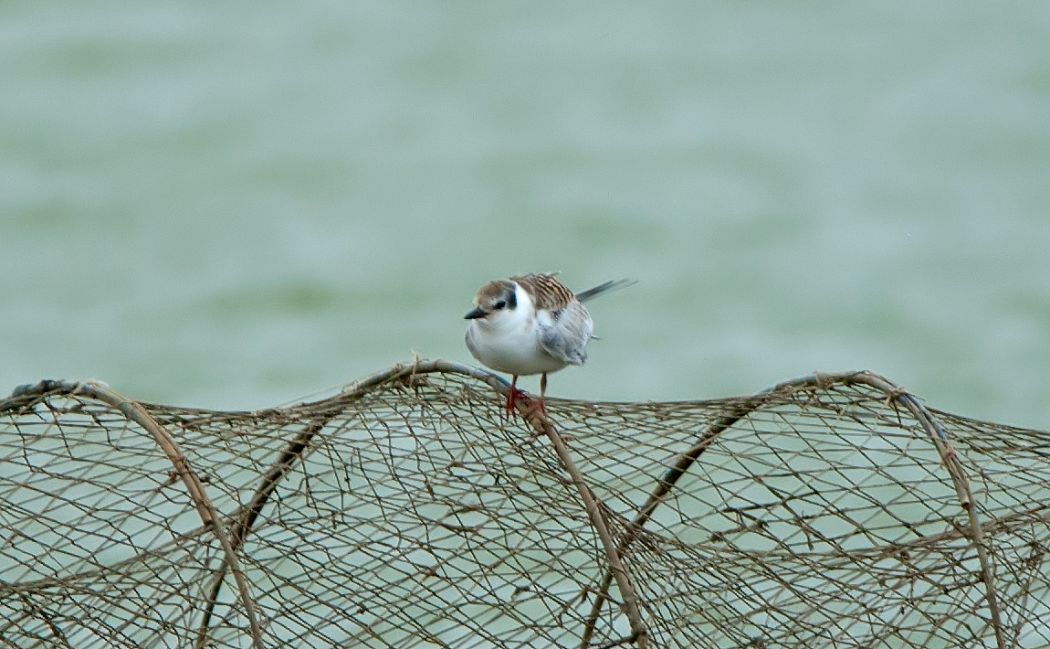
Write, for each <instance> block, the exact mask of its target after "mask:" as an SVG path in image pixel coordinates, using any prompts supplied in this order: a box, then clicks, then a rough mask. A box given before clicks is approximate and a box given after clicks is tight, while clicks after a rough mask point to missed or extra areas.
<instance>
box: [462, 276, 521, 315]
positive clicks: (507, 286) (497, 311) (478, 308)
mask: <svg viewBox="0 0 1050 649" xmlns="http://www.w3.org/2000/svg"><path fill="white" fill-rule="evenodd" d="M517 307H518V298H517V294H516V293H515V289H514V282H511V281H509V280H505V279H498V280H494V281H491V282H489V283H488V284H485V285H484V286H482V287H481V288H480V289H478V294H477V295H475V296H474V308H473V309H471V310H470V312H469V313H467V315H465V316H463V317H464V318H466V319H467V320H475V319H477V318H483V319H493V318H498V317H500V315H501V314H503V313H510V312H512V311H514V309H516V308H517Z"/></svg>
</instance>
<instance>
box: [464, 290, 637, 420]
mask: <svg viewBox="0 0 1050 649" xmlns="http://www.w3.org/2000/svg"><path fill="white" fill-rule="evenodd" d="M635 283H636V282H635V281H634V280H630V279H620V280H610V281H608V282H605V283H603V284H599V285H598V286H595V287H594V288H590V289H587V290H586V291H582V292H580V293H573V292H572V291H571V290H570V289H569V288H568V287H566V286H565V285H564V284H562V283H561V281H559V280H558V273H529V274H527V275H516V276H513V277H510V278H509V279H496V280H492V281H490V282H487V283H485V285H484V286H482V287H481V288H480V289H478V292H477V294H476V295H475V296H474V308H473V309H471V310H470V311H469V312H467V314H466V315H465V316H464V318H465V319H467V320H470V324H469V325H467V333H466V343H467V349H469V350H470V353H471V354H472V355H473V356H474V358H476V359H477V360H478V361H480V362H481V363H482V364H483V365H485V366H487V367H489V368H491V369H493V370H496V371H497V372H506V373H507V374H510V375H511V383H510V392H508V394H507V412H508V413H509V412H513V410H514V402H515V397H516V396H517V394H518V389H517V383H518V377H519V376H521V375H529V374H539V375H540V400H539V410H540V412H542V413H544V414H546V408H545V406H544V397H545V395H546V392H547V374H549V373H551V372H556V371H558V370H560V369H562V368H563V367H565V366H567V365H583V364H584V363H585V362H586V361H587V343H589V342H590V341H591V339H592V338H595V336H594V322H593V321H592V320H591V314H590V313H588V311H587V307H585V306H584V303H585V302H587V301H588V300H591V299H593V298H595V297H598V296H599V295H601V294H603V293H606V292H608V291H611V290H614V289H618V288H624V287H626V286H630V285H632V284H635Z"/></svg>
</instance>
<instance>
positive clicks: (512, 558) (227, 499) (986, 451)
mask: <svg viewBox="0 0 1050 649" xmlns="http://www.w3.org/2000/svg"><path fill="white" fill-rule="evenodd" d="M505 391H506V385H505V383H503V382H502V381H501V380H500V379H498V378H497V377H495V376H492V375H490V374H487V373H485V372H482V371H481V370H477V369H472V368H466V367H463V366H459V365H455V364H452V363H447V362H442V361H432V362H423V361H420V362H416V363H414V364H411V365H405V366H396V367H394V368H391V369H390V370H387V371H385V372H381V373H379V374H377V375H375V376H373V377H370V378H369V379H366V380H364V381H361V382H359V383H358V384H356V385H353V386H350V387H348V388H347V389H346V390H344V391H342V392H340V393H339V394H336V395H334V396H332V397H330V398H326V399H323V400H319V401H313V402H309V403H302V404H298V405H294V406H289V407H283V408H277V409H269V410H261V411H255V412H217V411H205V410H194V409H187V408H176V407H170V406H162V405H152V404H144V403H138V402H135V401H131V400H128V399H126V398H124V397H121V396H120V395H118V394H116V393H115V392H113V391H111V390H110V389H108V388H107V387H106V386H104V385H100V384H91V383H89V384H83V383H63V382H43V383H40V384H37V385H34V386H26V387H23V388H20V389H19V390H17V391H16V392H15V393H14V394H13V395H12V396H11V397H10V398H7V399H5V400H0V646H10V647H52V646H54V647H192V646H196V647H277V646H304V647H340V646H367V647H398V648H413V647H614V646H637V647H702V648H708V647H709V648H728V647H734V648H736V647H754V648H768V649H772V648H773V647H807V648H808V647H885V648H887V649H890V648H899V647H924V648H929V647H933V648H937V647H960V646H965V647H1001V648H1005V647H1024V648H1029V647H1047V646H1050V568H1048V566H1047V564H1046V562H1045V561H1044V557H1045V556H1046V553H1047V548H1048V546H1050V511H1048V508H1050V497H1048V496H1050V459H1048V454H1050V434H1047V433H1044V432H1039V431H1034V430H1025V429H1021V428H1013V427H1008V426H1003V425H999V424H994V423H989V422H983V421H975V420H971V419H966V418H963V417H958V416H955V415H951V414H949V413H945V412H940V411H936V410H933V409H928V408H926V407H924V406H923V405H922V404H921V402H919V401H918V400H917V399H915V398H914V397H913V396H911V395H910V394H908V393H906V392H904V391H901V390H899V389H897V388H895V387H894V386H893V385H891V384H889V383H888V382H886V381H885V380H884V379H881V378H879V377H877V376H875V375H871V374H868V373H855V374H842V375H828V376H820V375H816V376H811V377H806V378H803V379H798V380H795V381H790V382H787V383H785V384H782V385H780V386H777V387H776V388H773V389H771V390H769V391H766V392H764V393H761V394H759V395H755V396H753V397H747V398H737V399H722V400H711V401H696V402H680V403H595V402H583V401H570V400H556V399H552V400H548V402H547V406H546V416H544V415H543V414H542V413H541V412H540V411H539V410H538V409H537V408H534V407H532V406H533V405H534V404H532V403H531V402H530V401H529V400H528V399H521V400H519V406H518V407H519V411H518V412H516V413H514V414H513V416H510V415H508V414H506V413H505V412H504V410H503V395H504V394H505Z"/></svg>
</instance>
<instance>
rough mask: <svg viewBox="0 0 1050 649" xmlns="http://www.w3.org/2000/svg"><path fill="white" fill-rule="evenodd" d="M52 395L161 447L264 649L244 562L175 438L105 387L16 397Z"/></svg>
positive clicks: (58, 387) (53, 386) (53, 384)
mask: <svg viewBox="0 0 1050 649" xmlns="http://www.w3.org/2000/svg"><path fill="white" fill-rule="evenodd" d="M49 393H55V394H68V395H70V396H83V397H87V398H89V399H94V400H96V401H100V402H102V403H104V404H106V405H108V406H110V407H112V408H115V409H116V410H118V411H120V413H121V414H123V415H124V416H125V417H126V418H127V419H128V420H129V421H133V422H135V423H136V424H138V425H139V426H141V427H142V428H143V429H144V430H145V431H146V432H147V433H149V434H150V435H151V436H152V437H153V440H154V441H155V442H156V444H157V446H158V447H160V449H161V451H163V452H164V454H165V455H166V456H167V457H168V460H170V461H171V463H172V465H173V466H174V467H175V472H176V473H177V474H178V476H179V479H180V480H181V481H182V483H183V485H185V487H186V492H187V493H188V494H189V496H190V499H191V500H193V504H194V506H195V507H196V508H197V514H198V515H199V516H200V519H201V522H202V523H203V524H204V527H205V528H207V529H208V530H210V531H211V533H212V534H214V535H215V538H216V539H217V540H218V541H219V545H220V546H221V547H222V551H223V560H224V562H226V563H227V564H228V565H229V567H230V572H232V573H233V578H234V581H235V582H236V583H237V590H238V594H239V596H240V600H241V604H242V606H243V607H244V615H245V617H246V618H247V620H248V627H249V630H250V632H251V635H252V646H253V647H255V649H263V641H262V629H261V628H260V626H259V622H258V619H257V617H256V615H255V604H254V600H253V599H252V596H251V590H250V589H249V587H248V580H247V578H246V577H245V575H244V572H243V571H242V570H241V566H240V561H238V559H237V552H236V550H235V549H234V547H233V544H232V543H231V541H230V537H229V536H228V535H227V533H226V531H225V530H224V529H223V526H222V525H221V524H220V522H219V517H218V515H217V514H216V513H215V508H214V506H213V505H212V502H211V499H210V498H208V494H207V493H206V492H205V489H204V484H203V483H202V482H201V480H200V478H198V477H197V474H196V472H195V471H194V470H193V467H191V466H190V463H189V461H188V460H187V459H186V455H185V454H184V453H183V452H182V449H180V448H179V445H178V444H177V443H176V442H175V439H174V438H173V437H172V436H171V434H169V433H168V431H167V430H166V429H165V428H164V427H163V426H162V425H160V423H159V422H158V421H157V420H156V419H154V418H153V417H152V416H150V414H149V413H148V412H147V411H146V409H145V408H143V407H142V405H141V404H139V403H138V402H136V401H131V400H130V399H128V398H126V397H124V396H122V395H120V394H119V393H117V392H115V391H114V390H112V389H110V388H108V387H106V386H104V385H102V384H101V383H96V382H88V383H70V382H66V381H41V382H40V383H38V384H36V385H35V386H31V387H28V388H24V389H21V390H19V391H17V392H16V395H17V396H18V397H20V398H21V397H27V396H31V395H39V396H44V395H46V394H49Z"/></svg>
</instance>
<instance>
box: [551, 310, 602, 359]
mask: <svg viewBox="0 0 1050 649" xmlns="http://www.w3.org/2000/svg"><path fill="white" fill-rule="evenodd" d="M538 324H539V338H540V346H541V347H543V349H544V350H545V351H546V352H547V353H548V354H550V355H551V356H553V357H554V358H558V359H561V360H563V361H565V362H566V363H570V364H572V365H583V364H584V362H586V360H587V343H588V342H590V340H591V334H592V333H594V322H593V321H592V320H591V314H589V313H587V308H586V307H585V306H583V305H582V304H580V303H579V302H577V301H575V300H574V301H572V302H570V303H569V305H568V306H566V307H565V308H564V309H561V310H559V311H554V312H552V314H551V317H550V318H540V319H539V323H538Z"/></svg>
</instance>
